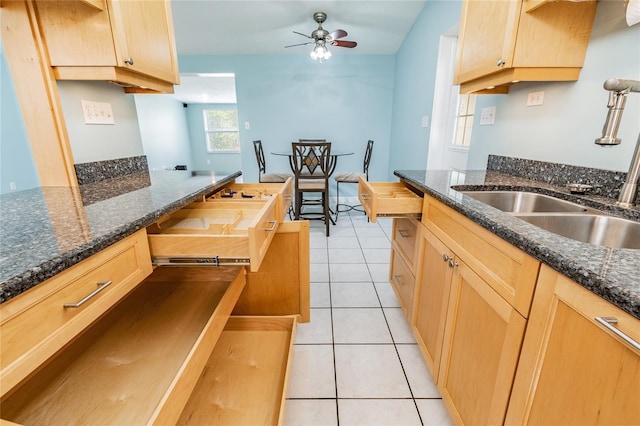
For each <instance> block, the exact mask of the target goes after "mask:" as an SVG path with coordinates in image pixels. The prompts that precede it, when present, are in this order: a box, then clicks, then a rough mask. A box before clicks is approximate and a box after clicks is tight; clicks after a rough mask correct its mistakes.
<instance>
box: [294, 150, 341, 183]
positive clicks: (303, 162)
mask: <svg viewBox="0 0 640 426" xmlns="http://www.w3.org/2000/svg"><path fill="white" fill-rule="evenodd" d="M291 149H292V155H291V157H290V159H291V168H292V169H293V172H294V174H295V177H296V185H297V184H298V181H299V180H301V179H302V180H305V181H307V180H319V179H324V180H325V182H328V179H329V176H330V175H331V165H332V161H331V142H326V141H325V142H291Z"/></svg>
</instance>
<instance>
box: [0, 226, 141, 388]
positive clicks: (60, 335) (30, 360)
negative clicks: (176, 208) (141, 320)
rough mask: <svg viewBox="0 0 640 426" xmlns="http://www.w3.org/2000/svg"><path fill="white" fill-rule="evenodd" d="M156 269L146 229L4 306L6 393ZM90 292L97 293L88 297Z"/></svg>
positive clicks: (3, 376)
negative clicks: (152, 263) (80, 302)
mask: <svg viewBox="0 0 640 426" xmlns="http://www.w3.org/2000/svg"><path fill="white" fill-rule="evenodd" d="M151 270H152V267H151V259H150V257H149V247H148V245H147V240H146V234H145V232H144V230H142V231H139V232H137V233H136V234H134V235H131V236H129V237H127V238H125V239H124V240H122V241H120V242H118V243H116V244H114V245H112V246H111V247H109V248H107V249H105V250H103V251H101V252H100V253H98V254H96V255H94V256H92V257H90V258H88V259H86V260H84V261H82V262H80V263H79V264H77V265H75V266H72V267H71V268H69V269H67V270H66V271H64V272H62V273H60V274H58V275H56V276H55V277H53V278H51V279H49V280H48V281H45V282H44V283H42V284H40V285H38V286H36V287H34V288H33V289H31V290H29V291H27V292H25V293H23V294H21V295H19V296H17V297H16V298H14V299H11V300H9V301H8V302H6V303H4V304H2V305H1V306H0V313H1V318H2V320H1V325H0V327H1V336H0V339H1V344H0V353H1V360H2V361H1V363H2V373H1V380H2V394H3V395H4V394H5V393H7V392H8V391H10V390H11V389H12V388H13V387H14V386H15V385H16V384H18V383H19V382H20V381H21V380H23V379H24V378H25V377H27V376H28V375H29V374H30V373H32V372H33V371H34V370H35V369H36V368H37V366H38V365H40V364H41V363H43V362H45V361H46V360H47V359H48V358H50V357H51V356H52V355H54V354H55V353H56V352H57V351H58V350H60V349H61V348H62V347H63V346H64V345H65V344H67V343H68V342H69V341H71V340H72V339H73V338H74V337H75V336H76V335H77V334H79V333H80V332H81V331H82V330H83V329H84V328H85V327H87V326H88V325H89V324H91V323H92V322H93V321H95V320H96V319H97V318H99V317H100V316H101V315H103V314H104V313H105V312H106V311H107V310H108V309H109V308H110V307H111V306H112V305H114V304H115V303H117V302H118V301H119V300H120V299H122V298H123V297H124V296H125V295H127V294H128V293H129V292H130V291H131V290H132V289H133V288H134V287H136V286H137V285H138V284H139V283H140V282H142V280H143V279H144V278H145V277H147V276H148V275H149V274H150V273H151ZM109 283H110V284H109ZM98 289H102V290H99V291H98ZM90 294H94V295H93V296H92V297H90V298H87V296H88V295H90ZM82 300H86V302H85V303H82V304H80V306H67V307H65V306H64V305H65V304H78V302H79V301H82Z"/></svg>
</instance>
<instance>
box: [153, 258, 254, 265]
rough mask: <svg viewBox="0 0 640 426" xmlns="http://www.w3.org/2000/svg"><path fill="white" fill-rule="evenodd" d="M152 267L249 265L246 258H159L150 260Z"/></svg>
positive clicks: (249, 261)
mask: <svg viewBox="0 0 640 426" xmlns="http://www.w3.org/2000/svg"><path fill="white" fill-rule="evenodd" d="M151 261H152V263H153V265H154V266H246V265H250V264H251V260H250V259H249V258H248V257H220V256H213V257H160V256H154V257H152V259H151Z"/></svg>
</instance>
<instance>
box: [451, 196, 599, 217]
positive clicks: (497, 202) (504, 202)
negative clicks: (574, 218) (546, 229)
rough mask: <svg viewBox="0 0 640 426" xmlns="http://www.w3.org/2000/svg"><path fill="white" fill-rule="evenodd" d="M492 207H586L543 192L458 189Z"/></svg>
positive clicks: (542, 210)
mask: <svg viewBox="0 0 640 426" xmlns="http://www.w3.org/2000/svg"><path fill="white" fill-rule="evenodd" d="M460 192H462V193H463V194H464V195H466V196H467V197H471V198H473V199H476V200H478V201H481V202H483V203H485V204H488V205H490V206H492V207H495V208H497V209H498V210H502V211H503V212H509V213H545V212H569V213H571V212H576V213H578V212H586V211H587V208H585V207H584V206H581V205H580V204H575V203H572V202H570V201H565V200H560V199H558V198H554V197H550V196H548V195H544V194H538V193H535V192H523V191H460Z"/></svg>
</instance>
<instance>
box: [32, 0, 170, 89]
mask: <svg viewBox="0 0 640 426" xmlns="http://www.w3.org/2000/svg"><path fill="white" fill-rule="evenodd" d="M101 3H102V4H104V7H103V8H102V9H103V10H100V9H99V8H97V7H95V6H100V4H101ZM34 5H35V9H36V14H37V19H38V25H39V29H40V32H41V33H42V35H43V38H44V41H45V45H46V50H47V52H48V55H49V60H50V63H51V66H52V67H53V70H54V75H55V76H56V78H57V79H59V80H71V79H73V80H105V81H113V82H115V83H116V84H119V85H121V86H123V87H125V91H127V92H145V91H158V92H164V93H173V85H174V84H178V83H179V75H178V61H177V54H176V48H175V40H174V35H173V21H172V17H171V4H170V2H169V1H162V0H156V1H135V0H117V1H116V0H107V1H106V3H105V2H104V1H102V0H101V1H98V0H94V1H92V2H91V4H87V3H86V2H80V1H55V2H53V1H44V2H34Z"/></svg>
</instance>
